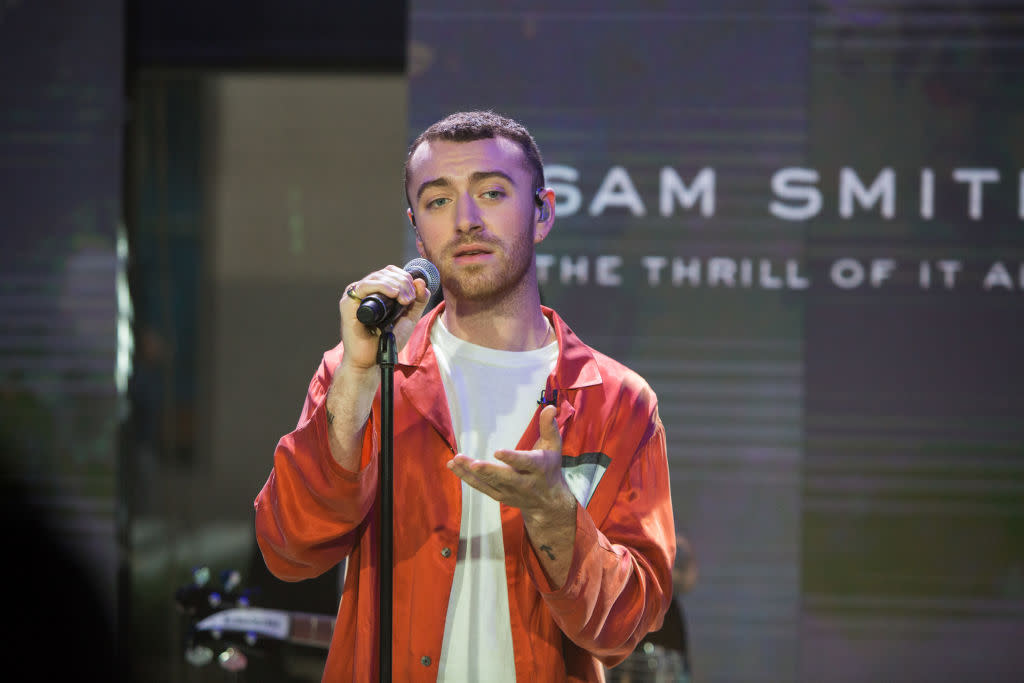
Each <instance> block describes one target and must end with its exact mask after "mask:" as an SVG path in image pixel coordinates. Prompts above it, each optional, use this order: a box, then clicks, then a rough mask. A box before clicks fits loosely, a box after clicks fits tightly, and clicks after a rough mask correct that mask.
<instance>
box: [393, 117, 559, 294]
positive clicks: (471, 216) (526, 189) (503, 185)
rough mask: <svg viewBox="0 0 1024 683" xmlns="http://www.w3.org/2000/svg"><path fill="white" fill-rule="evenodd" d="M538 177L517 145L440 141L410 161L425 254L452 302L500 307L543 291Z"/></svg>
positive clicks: (420, 241) (410, 190) (423, 148)
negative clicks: (522, 292)
mask: <svg viewBox="0 0 1024 683" xmlns="http://www.w3.org/2000/svg"><path fill="white" fill-rule="evenodd" d="M535 189H536V188H534V187H532V173H531V172H530V171H529V169H528V168H527V165H526V157H525V155H524V153H523V151H522V149H521V148H520V147H519V145H518V144H516V143H515V142H513V141H511V140H508V139H506V138H502V137H498V138H492V139H484V140H474V141H472V142H449V141H444V140H433V141H430V142H426V143H424V144H422V145H420V147H418V148H417V149H416V151H415V152H414V153H413V157H412V159H411V160H410V175H409V186H408V187H407V188H406V191H407V192H408V194H409V199H410V203H411V205H412V207H413V214H414V215H415V217H416V230H417V235H418V237H419V239H418V240H417V247H418V248H419V250H420V254H421V255H423V256H424V257H425V258H427V259H428V260H430V261H431V262H433V263H434V265H436V266H437V269H438V271H439V272H440V274H441V285H442V287H443V288H444V292H445V297H446V298H448V297H454V298H456V299H461V300H464V301H480V302H486V301H494V302H497V301H499V300H501V299H502V298H504V297H506V296H508V295H509V294H510V293H512V292H514V291H516V290H517V289H518V288H522V287H529V286H536V272H535V269H534V261H533V255H534V244H535V243H537V242H540V241H541V240H542V239H544V237H545V236H546V234H547V227H548V226H546V225H545V224H543V223H538V222H537V214H536V204H535V203H534V199H533V197H534V194H533V193H534V190H535Z"/></svg>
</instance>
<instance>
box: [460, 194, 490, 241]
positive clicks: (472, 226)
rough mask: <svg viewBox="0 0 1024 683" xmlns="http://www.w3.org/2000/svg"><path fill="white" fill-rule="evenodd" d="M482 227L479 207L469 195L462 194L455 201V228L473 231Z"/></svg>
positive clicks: (462, 230) (461, 230)
mask: <svg viewBox="0 0 1024 683" xmlns="http://www.w3.org/2000/svg"><path fill="white" fill-rule="evenodd" d="M481 228H483V225H482V221H481V218H480V207H479V206H477V203H476V202H475V201H474V198H473V197H472V196H470V195H464V196H463V197H461V198H459V200H458V201H456V203H455V230H456V231H458V232H473V231H476V230H480V229H481Z"/></svg>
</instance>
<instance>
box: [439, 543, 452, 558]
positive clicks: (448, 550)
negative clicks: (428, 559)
mask: <svg viewBox="0 0 1024 683" xmlns="http://www.w3.org/2000/svg"><path fill="white" fill-rule="evenodd" d="M451 556H452V549H451V548H449V547H448V546H445V547H443V548H441V557H444V558H449V557H451Z"/></svg>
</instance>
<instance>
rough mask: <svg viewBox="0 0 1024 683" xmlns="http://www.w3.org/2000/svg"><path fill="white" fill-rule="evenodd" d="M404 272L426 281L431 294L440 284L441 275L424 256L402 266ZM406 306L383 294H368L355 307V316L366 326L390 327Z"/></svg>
mask: <svg viewBox="0 0 1024 683" xmlns="http://www.w3.org/2000/svg"><path fill="white" fill-rule="evenodd" d="M402 270H404V271H405V272H407V273H409V274H410V275H412V276H413V277H414V278H416V279H418V280H424V281H425V282H426V283H427V291H428V292H429V293H430V295H431V296H433V295H434V292H435V291H437V287H438V285H439V284H441V276H440V274H439V273H438V272H437V268H436V267H435V266H434V264H433V263H431V262H430V261H428V260H427V259H424V258H414V259H413V260H412V261H409V262H408V263H406V264H405V267H404V268H402ZM408 308H409V307H408V306H399V305H398V302H397V301H395V300H394V299H392V298H390V297H386V296H384V295H383V294H370V295H368V296H366V297H364V298H363V300H362V301H361V302H360V303H359V308H358V309H356V318H357V319H358V320H359V322H361V323H363V324H364V325H366V326H367V327H377V328H380V329H382V330H384V329H388V328H390V327H391V326H392V325H394V324H395V321H396V320H398V319H399V318H400V317H401V316H402V314H403V313H405V311H406V310H407V309H408Z"/></svg>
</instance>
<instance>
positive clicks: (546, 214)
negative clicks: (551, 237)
mask: <svg viewBox="0 0 1024 683" xmlns="http://www.w3.org/2000/svg"><path fill="white" fill-rule="evenodd" d="M534 221H535V222H534V228H533V243H534V244H538V243H540V242H542V241H543V240H544V238H545V237H547V236H548V233H549V232H551V227H552V226H553V225H554V224H555V191H554V190H552V189H551V188H550V187H545V188H542V189H540V190H537V206H536V208H535V209H534Z"/></svg>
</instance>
